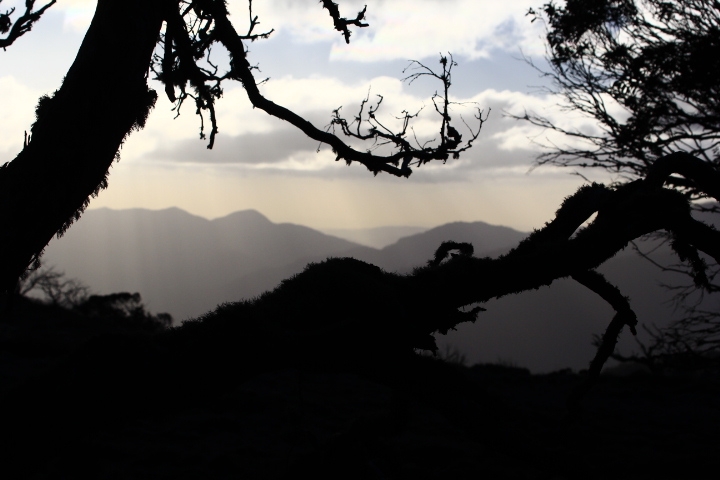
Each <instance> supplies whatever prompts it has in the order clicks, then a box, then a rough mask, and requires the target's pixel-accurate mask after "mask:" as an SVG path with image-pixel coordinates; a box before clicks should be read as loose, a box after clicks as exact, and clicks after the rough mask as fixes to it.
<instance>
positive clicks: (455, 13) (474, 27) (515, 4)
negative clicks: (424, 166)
mask: <svg viewBox="0 0 720 480" xmlns="http://www.w3.org/2000/svg"><path fill="white" fill-rule="evenodd" d="M337 3H339V5H340V12H341V15H343V16H344V17H346V18H354V16H355V15H356V14H357V12H358V11H359V10H361V9H362V8H363V5H365V4H367V23H369V24H370V26H369V27H367V28H358V27H354V26H352V27H350V29H351V31H352V32H353V35H352V37H351V42H350V44H349V45H347V44H346V43H345V41H344V38H343V37H342V35H341V34H340V33H339V32H337V31H335V30H334V29H333V27H332V21H331V19H330V17H329V15H328V12H327V11H326V10H324V9H322V8H321V7H320V5H318V2H317V1H316V0H293V1H288V0H270V1H265V2H256V3H255V4H253V8H254V10H253V14H255V13H257V14H258V15H259V16H260V20H261V21H262V27H264V29H265V30H267V29H270V28H275V30H276V31H278V32H283V31H284V32H289V33H290V34H291V35H292V36H293V37H294V38H295V40H296V41H299V42H305V43H313V42H332V43H333V46H332V50H331V53H330V57H331V60H349V61H360V62H373V61H382V60H394V59H402V60H405V59H409V58H417V59H420V58H427V57H431V56H436V55H437V54H438V52H448V51H449V52H452V53H453V54H455V55H462V56H466V57H469V58H478V57H486V56H488V55H489V54H490V52H491V51H492V50H493V49H502V50H506V51H512V52H518V50H519V49H520V48H522V49H523V51H525V52H526V53H527V54H531V55H537V54H542V53H543V52H544V47H543V42H542V41H541V40H540V37H541V35H542V32H543V30H542V26H541V25H540V24H539V22H535V23H531V22H530V20H529V19H528V18H527V17H526V16H525V13H526V12H527V10H528V3H527V1H526V0H505V1H504V2H491V1H478V0H443V1H440V0H392V1H389V0H374V1H373V0H368V1H365V0H363V1H360V2H358V1H349V0H346V1H339V2H337ZM231 11H233V12H234V13H235V15H234V17H233V20H234V21H235V22H236V23H237V22H238V21H239V20H238V19H244V18H247V10H246V6H245V5H243V2H237V1H235V2H232V3H231Z"/></svg>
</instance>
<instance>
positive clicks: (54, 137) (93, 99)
mask: <svg viewBox="0 0 720 480" xmlns="http://www.w3.org/2000/svg"><path fill="white" fill-rule="evenodd" d="M166 3H167V2H166V1H165V0H99V1H98V5H97V10H96V12H95V16H94V18H93V21H92V23H91V25H90V28H89V30H88V32H87V34H86V36H85V39H84V40H83V43H82V45H81V47H80V50H79V51H78V54H77V57H76V58H75V61H74V63H73V65H72V66H71V68H70V70H69V71H68V74H67V76H66V77H65V80H64V81H63V84H62V86H61V87H60V89H59V90H57V91H56V92H55V93H54V95H52V96H51V97H43V98H41V99H40V102H39V104H38V107H37V120H36V122H35V123H34V125H33V127H32V131H31V136H30V138H29V141H26V144H25V146H24V148H23V150H22V151H21V152H20V154H19V155H18V156H17V157H16V158H15V159H14V160H13V161H12V162H9V163H7V164H5V165H4V166H2V167H0V228H1V229H2V230H0V289H2V290H5V291H7V290H12V289H13V288H14V286H15V284H16V281H17V279H18V277H19V276H20V275H22V274H23V273H24V271H25V270H26V269H27V267H28V266H29V265H31V264H32V263H33V262H34V261H35V260H37V258H38V257H39V255H40V254H41V252H42V250H43V249H44V248H45V246H46V245H47V244H48V242H49V241H50V240H51V239H52V237H53V236H54V235H56V234H57V235H61V234H62V233H63V232H64V231H65V229H67V227H68V226H69V225H70V224H71V223H72V222H73V221H74V220H76V219H77V218H79V216H80V214H81V213H82V212H83V210H84V209H85V207H86V206H87V204H88V201H89V199H90V197H92V196H93V195H96V194H97V193H98V192H99V191H100V190H101V189H103V188H105V187H106V186H107V174H108V170H109V168H110V166H111V165H112V163H113V161H114V160H115V159H116V158H117V153H118V150H119V148H120V146H121V144H122V142H123V140H124V139H125V137H126V136H127V135H128V134H129V133H130V132H131V131H132V130H133V129H134V128H141V127H142V126H143V125H144V123H145V119H146V118H147V115H148V113H149V110H150V108H152V106H153V105H154V102H155V99H156V98H157V96H156V94H155V92H154V91H153V90H151V89H149V88H148V86H147V73H148V67H149V65H150V61H151V56H152V52H153V49H154V48H155V44H156V42H157V39H158V36H159V33H160V28H161V25H162V20H163V5H164V4H166Z"/></svg>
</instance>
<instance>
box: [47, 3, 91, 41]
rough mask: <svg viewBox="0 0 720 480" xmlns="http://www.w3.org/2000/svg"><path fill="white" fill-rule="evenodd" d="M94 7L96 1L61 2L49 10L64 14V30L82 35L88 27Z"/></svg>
mask: <svg viewBox="0 0 720 480" xmlns="http://www.w3.org/2000/svg"><path fill="white" fill-rule="evenodd" d="M96 6H97V0H62V1H61V2H58V3H57V4H56V5H53V6H52V7H50V8H51V9H53V10H55V11H60V12H63V13H64V15H65V20H64V22H63V23H64V27H65V29H66V30H69V31H72V32H76V33H84V32H85V31H86V30H87V28H88V27H89V26H90V21H91V20H92V17H93V15H94V14H95V7H96Z"/></svg>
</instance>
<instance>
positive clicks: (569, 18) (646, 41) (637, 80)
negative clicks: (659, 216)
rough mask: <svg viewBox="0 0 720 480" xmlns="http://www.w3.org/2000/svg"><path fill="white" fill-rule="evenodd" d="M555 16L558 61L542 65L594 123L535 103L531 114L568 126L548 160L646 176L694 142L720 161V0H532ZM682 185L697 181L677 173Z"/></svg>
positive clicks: (571, 106) (552, 43) (549, 19)
mask: <svg viewBox="0 0 720 480" xmlns="http://www.w3.org/2000/svg"><path fill="white" fill-rule="evenodd" d="M528 14H529V15H531V16H532V17H533V18H532V21H536V20H541V21H544V22H546V24H547V34H546V41H547V59H548V61H549V65H550V71H542V70H541V72H542V73H543V74H544V75H545V76H547V77H549V79H550V80H551V81H552V84H553V86H552V87H551V88H549V93H553V94H557V95H559V96H560V97H561V98H562V99H563V101H564V104H563V108H565V109H567V110H571V111H574V112H579V113H581V114H582V115H584V116H586V117H588V118H590V119H592V120H593V122H594V123H595V127H596V128H595V129H594V131H587V130H579V129H573V128H567V127H564V126H562V125H560V124H558V123H554V122H553V121H552V120H550V119H548V118H546V117H542V116H539V115H536V114H533V113H525V114H524V115H522V116H516V118H522V119H524V120H527V121H529V122H531V123H533V124H535V125H538V126H541V127H544V128H548V129H551V130H554V131H556V132H559V133H561V134H564V135H565V136H567V138H568V140H573V142H571V144H570V145H569V146H562V145H555V144H548V145H545V146H546V147H548V151H547V152H545V153H543V154H542V155H541V156H540V157H539V158H538V161H539V163H541V164H543V163H549V164H554V165H564V166H580V167H599V168H603V169H606V170H608V171H610V172H616V173H620V174H622V175H623V176H625V177H628V178H637V177H640V176H644V175H645V174H646V173H647V171H648V168H649V166H650V165H651V164H652V163H653V162H654V161H655V160H656V159H657V158H659V157H661V156H663V155H667V154H669V153H672V152H674V151H685V152H688V153H691V154H692V155H695V156H696V157H699V158H701V159H702V160H704V161H706V162H708V163H711V164H713V165H718V162H719V159H718V154H719V153H720V152H718V146H720V103H719V102H718V93H719V92H718V85H717V81H716V79H717V77H718V75H719V74H720V30H719V27H718V25H719V24H720V5H718V3H717V2H715V1H712V0H689V1H682V2H666V1H661V0H601V1H590V0H569V1H567V2H566V4H565V5H564V6H562V7H561V6H558V5H557V4H556V3H555V2H548V3H546V4H545V5H544V6H543V7H542V9H541V11H535V10H533V9H530V11H529V13H528ZM671 181H673V182H676V183H677V185H678V186H681V187H686V188H689V189H690V190H692V188H693V187H694V186H693V185H692V184H690V185H688V184H687V183H684V182H683V181H682V179H680V178H672V179H671Z"/></svg>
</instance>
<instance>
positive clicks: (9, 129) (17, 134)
mask: <svg viewBox="0 0 720 480" xmlns="http://www.w3.org/2000/svg"><path fill="white" fill-rule="evenodd" d="M41 94H42V92H39V91H36V90H33V89H31V88H29V87H27V86H25V85H23V84H21V83H20V82H18V81H17V80H16V79H15V78H14V77H12V76H4V77H0V105H2V108H0V153H3V152H6V153H7V155H9V156H12V157H14V156H15V155H17V153H18V152H19V151H20V150H21V149H22V145H23V138H24V132H30V126H31V125H32V123H33V122H34V121H35V108H34V106H35V105H36V104H37V101H38V98H39V97H40V95H41ZM9 160H11V158H0V164H2V163H5V162H7V161H9Z"/></svg>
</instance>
